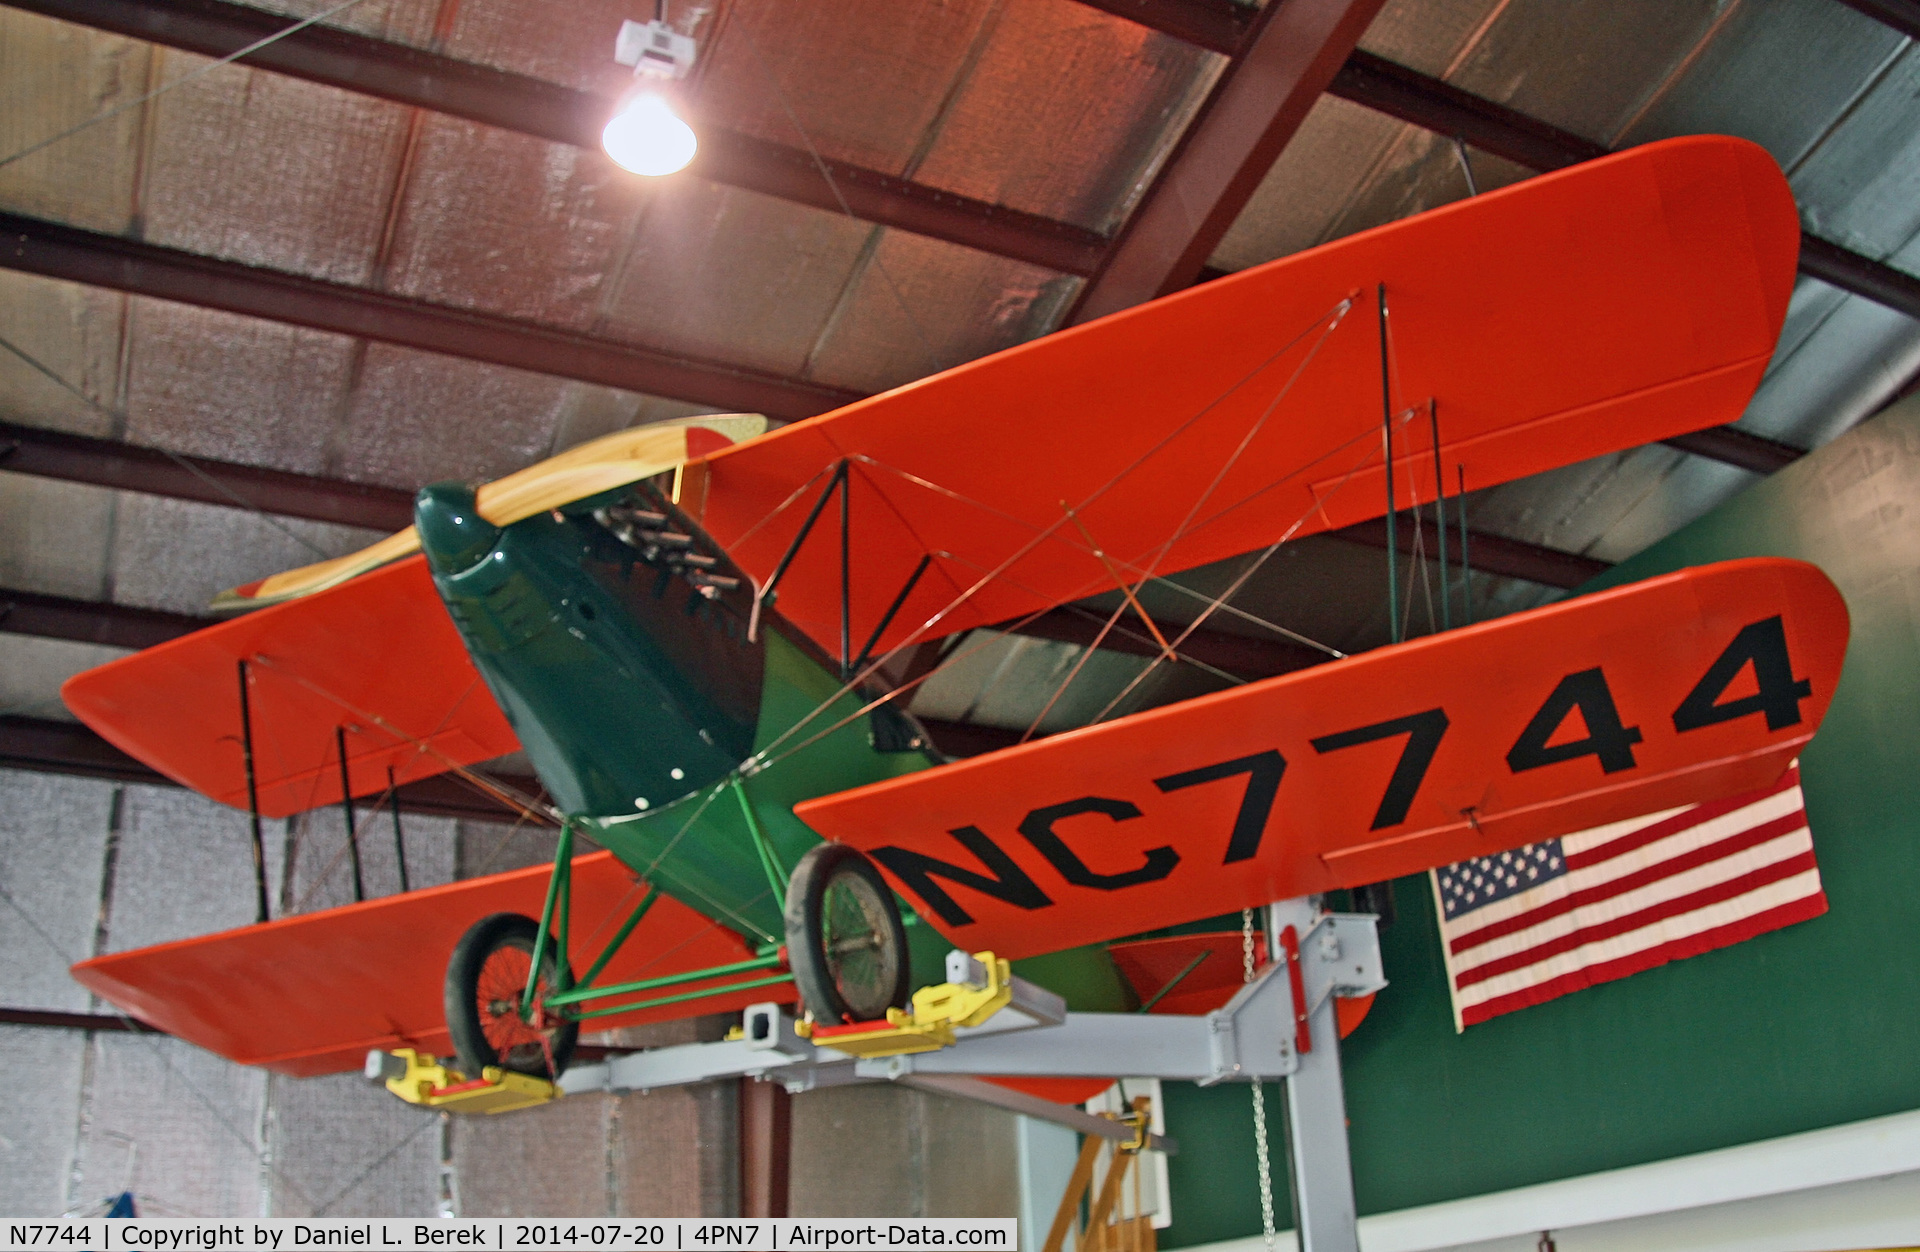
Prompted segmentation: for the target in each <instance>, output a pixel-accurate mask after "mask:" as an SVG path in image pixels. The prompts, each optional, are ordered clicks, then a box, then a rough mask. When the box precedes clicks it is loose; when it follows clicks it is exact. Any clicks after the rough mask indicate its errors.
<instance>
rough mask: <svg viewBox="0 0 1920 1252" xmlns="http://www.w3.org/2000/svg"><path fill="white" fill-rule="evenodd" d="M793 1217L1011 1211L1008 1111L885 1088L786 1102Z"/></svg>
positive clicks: (1012, 1148)
mask: <svg viewBox="0 0 1920 1252" xmlns="http://www.w3.org/2000/svg"><path fill="white" fill-rule="evenodd" d="M793 1142H794V1145H795V1149H796V1150H795V1152H794V1155H793V1181H792V1213H793V1215H794V1216H795V1217H1015V1218H1017V1217H1018V1216H1019V1215H1020V1177H1019V1163H1018V1156H1019V1152H1018V1147H1017V1145H1016V1143H1015V1118H1014V1115H1013V1114H1012V1113H1008V1112H1006V1111H1004V1110H1001V1109H996V1108H992V1107H989V1106H987V1105H984V1104H974V1103H971V1102H968V1101H964V1100H953V1099H949V1098H947V1097H946V1096H938V1095H932V1094H929V1093H927V1092H924V1091H915V1090H912V1089H911V1088H906V1087H893V1086H889V1085H886V1084H876V1085H873V1086H859V1087H823V1088H821V1089H820V1090H817V1091H809V1092H805V1093H803V1094H801V1095H798V1096H795V1097H794V1100H793Z"/></svg>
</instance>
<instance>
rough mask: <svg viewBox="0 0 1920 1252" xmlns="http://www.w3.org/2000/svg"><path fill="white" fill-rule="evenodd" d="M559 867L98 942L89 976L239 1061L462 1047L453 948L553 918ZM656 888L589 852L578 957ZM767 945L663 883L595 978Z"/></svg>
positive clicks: (621, 1020)
mask: <svg viewBox="0 0 1920 1252" xmlns="http://www.w3.org/2000/svg"><path fill="white" fill-rule="evenodd" d="M547 874H548V867H547V866H544V865H540V866H535V867H532V868H530V869H523V870H513V871H511V872H508V873H505V874H494V875H491V876H489V877H486V878H474V879H469V880H467V881H465V882H457V883H451V884H448V885H447V886H444V887H429V888H425V889H423V890H420V891H414V892H410V893H408V894H406V895H397V896H386V897H384V898H382V899H378V900H368V901H366V902H365V903H363V904H350V905H347V906H346V907H344V908H337V909H327V910H325V911H323V912H318V913H305V914H301V915H299V916H296V917H287V918H282V919H280V920H278V921H272V922H268V923H266V924H265V925H260V926H248V927H245V928H243V929H240V930H230V931H226V932H224V933H221V934H216V935H207V936H204V937H202V938H198V939H185V940H181V941H180V942H178V943H167V944H159V945H156V946H154V947H150V948H142V949H139V950H137V951H133V952H119V953H115V954H113V955H110V956H101V957H95V958H94V959H92V960H90V961H82V962H81V963H80V964H78V965H76V966H74V967H73V976H74V978H75V979H76V980H77V981H78V982H79V983H80V984H81V985H82V986H84V987H86V988H88V989H89V990H91V991H93V992H95V993H96V994H98V995H99V996H100V997H101V998H103V999H105V1000H109V1001H111V1002H112V1003H114V1004H117V1005H119V1006H120V1007H121V1008H123V1009H125V1010H126V1011H127V1012H128V1013H131V1014H133V1015H134V1016H136V1017H138V1018H140V1019H141V1020H142V1021H145V1022H148V1023H150V1024H152V1025H154V1026H157V1027H159V1028H160V1029H162V1030H165V1031H167V1032H169V1033H171V1034H174V1035H177V1036H179V1037H180V1038H182V1039H186V1040H187V1041H189V1042H191V1043H195V1044H198V1045H199V1046H201V1047H203V1048H206V1049H208V1050H209V1051H212V1052H216V1053H218V1054H220V1055H221V1056H224V1057H226V1058H227V1059H228V1060H232V1061H238V1062H240V1063H241V1064H243V1065H262V1066H265V1067H267V1068H269V1069H273V1070H277V1071H279V1072H280V1073H284V1074H293V1075H297V1076H301V1077H306V1076H310V1075H313V1074H331V1073H338V1072H340V1071H342V1070H350V1069H357V1068H359V1066H360V1063H361V1062H362V1060H364V1059H365V1057H366V1054H367V1052H368V1051H369V1050H370V1049H373V1048H397V1047H409V1048H416V1049H419V1050H421V1051H426V1052H432V1053H434V1054H436V1055H439V1056H446V1055H448V1054H450V1053H451V1052H452V1050H453V1048H452V1044H451V1043H450V1042H449V1039H448V1035H447V1028H446V1021H445V1016H444V1002H443V1000H442V998H441V988H442V976H443V974H444V972H445V969H446V962H447V953H448V952H450V951H452V950H453V945H454V943H455V942H456V941H458V939H459V938H460V936H461V935H462V934H463V933H465V931H466V929H467V927H469V926H471V925H472V924H473V923H474V922H475V921H476V920H478V919H479V918H481V917H484V916H486V915H487V914H489V913H499V912H509V913H522V914H526V915H528V916H532V917H538V916H539V915H540V906H541V902H542V900H543V898H544V893H545V891H546V884H547ZM644 890H645V888H644V887H643V886H642V885H641V884H640V883H639V882H637V881H636V880H635V878H634V876H633V874H632V873H631V872H630V871H628V870H626V869H625V868H624V867H622V866H621V865H620V864H619V863H618V862H617V861H615V860H614V859H613V854H612V853H609V852H596V853H593V854H591V855H589V856H583V857H577V858H575V860H574V862H573V918H574V921H575V926H574V931H575V934H574V936H573V940H572V944H571V947H572V951H571V953H570V956H571V960H572V966H573V969H574V970H575V971H576V972H583V971H585V970H586V969H587V968H588V967H589V966H591V965H592V963H593V961H594V958H595V957H596V956H597V955H599V949H600V946H601V945H603V944H605V943H606V941H607V940H608V939H609V938H611V937H612V935H613V934H614V932H615V930H616V929H617V928H618V926H619V925H620V923H621V922H622V921H623V920H625V918H626V916H627V915H628V914H629V913H631V912H632V911H633V909H634V908H635V907H636V906H637V905H638V904H639V903H640V901H641V899H642V896H643V893H644ZM753 955H754V954H753V952H752V951H750V950H749V949H748V947H747V944H746V942H745V941H744V940H742V939H741V938H740V937H739V936H738V935H736V934H734V933H733V932H732V931H730V930H728V929H726V928H725V927H723V926H720V925H719V924H718V923H715V922H711V921H708V920H707V919H706V918H704V917H702V916H700V914H698V913H696V912H694V911H693V910H692V909H690V908H688V907H686V906H685V905H683V904H680V903H679V902H677V901H675V900H673V899H671V898H670V897H667V896H664V895H663V896H661V897H659V898H658V899H656V900H655V902H654V905H653V907H652V908H651V909H650V910H649V911H648V913H647V915H646V917H645V918H644V919H643V920H642V921H641V922H640V925H639V926H638V927H637V928H636V929H635V930H634V932H633V934H632V935H631V936H629V937H628V939H627V941H626V943H625V944H623V945H622V946H621V948H620V951H619V952H618V953H617V954H616V955H615V956H614V958H613V959H612V961H610V962H609V963H608V965H607V968H606V970H605V972H604V973H602V974H601V975H600V976H599V977H598V978H597V979H596V980H595V985H597V986H613V985H615V984H618V983H623V982H630V981H635V980H638V979H644V978H655V977H661V976H664V975H670V974H680V973H686V972H688V971H692V970H699V969H707V968H711V967H713V966H716V965H724V964H727V963H729V962H734V961H741V960H745V959H748V958H750V957H752V956H753ZM728 981H729V980H727V979H724V978H721V979H707V980H705V981H702V982H695V983H689V984H686V986H684V987H681V986H675V987H672V988H669V989H668V990H670V991H680V990H693V989H707V988H711V987H716V986H724V985H726V984H727V982H728ZM735 981H737V980H735ZM783 990H784V991H786V994H787V998H791V991H790V989H783V988H781V987H778V986H774V987H767V986H761V987H755V988H752V989H750V990H746V991H739V992H733V993H730V994H725V995H719V996H714V997H712V998H709V999H702V1000H697V1001H693V1002H692V1003H682V1004H673V1005H665V1006H661V1007H657V1008H653V1009H647V1010H642V1011H640V1012H638V1013H628V1014H618V1015H613V1016H608V1017H603V1018H597V1019H595V1021H594V1026H593V1028H594V1029H610V1028H613V1027H619V1026H632V1025H639V1024H642V1023H645V1022H650V1021H667V1020H672V1019H674V1018H677V1017H684V1016H687V1015H688V1014H690V1013H718V1012H726V1011H729V1010H734V1009H740V1008H744V1007H745V1006H746V1005H748V1004H753V1003H758V1002H760V1001H765V1000H780V999H782V998H783V995H782V993H783ZM633 998H634V997H631V996H629V997H627V999H628V1001H629V1002H631V1000H632V999H633Z"/></svg>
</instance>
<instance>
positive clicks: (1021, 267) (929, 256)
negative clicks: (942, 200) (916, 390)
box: [807, 231, 1080, 391]
mask: <svg viewBox="0 0 1920 1252" xmlns="http://www.w3.org/2000/svg"><path fill="white" fill-rule="evenodd" d="M1079 288H1080V280H1078V279H1073V278H1068V277H1066V276H1064V275H1060V274H1055V273H1054V272H1052V271H1051V270H1046V269H1041V268H1039V267H1038V266H1033V265H1025V264H1022V263H1021V262H1018V261H1009V260H1006V259H1005V258H1002V257H993V256H988V255H987V254H985V253H982V252H975V251H973V250H972V249H970V248H962V247H958V246H956V245H954V244H949V243H942V242H940V241H939V240H937V239H928V238H926V237H925V236H924V235H912V234H908V233H906V232H904V231H876V232H875V239H874V241H873V244H872V246H871V249H870V251H869V252H868V253H867V254H866V255H865V256H864V258H863V260H862V263H861V264H860V265H859V266H858V267H857V268H856V269H855V271H854V273H853V275H852V277H851V278H850V279H849V281H848V284H847V287H846V290H845V291H844V292H843V293H842V295H841V298H840V300H839V302H838V304H837V305H836V307H835V309H834V312H833V316H832V317H831V318H830V319H829V320H828V321H827V323H826V325H825V326H824V327H823V328H822V331H821V336H820V342H819V343H817V344H816V345H815V346H814V349H813V351H812V353H811V354H810V355H809V359H808V362H807V373H808V375H809V376H810V377H813V378H817V379H819V380H821V381H823V382H829V383H833V384H835V385H837V386H842V387H850V388H854V389H857V390H862V391H884V390H886V389H887V388H889V387H898V386H900V385H901V384H903V383H909V382H912V381H914V380H915V379H917V378H921V377H924V376H925V375H928V374H932V373H937V372H938V371H940V370H942V369H949V368H951V367H953V366H955V365H961V364H964V363H965V362H967V361H971V360H974V359H976V358H978V357H983V356H986V355H988V354H989V353H992V352H998V351H999V350H1000V349H1002V348H1008V347H1012V346H1013V345H1014V344H1017V343H1021V342H1024V341H1026V340H1028V339H1032V338H1034V337H1036V336H1037V335H1041V334H1044V333H1045V332H1046V331H1047V330H1048V329H1049V328H1050V327H1051V325H1052V323H1053V322H1054V321H1056V320H1058V317H1059V316H1060V314H1061V313H1062V312H1063V311H1064V310H1065V307H1066V305H1067V302H1068V301H1069V300H1070V299H1071V298H1072V297H1073V295H1074V294H1075V293H1076V292H1077V291H1078V290H1079Z"/></svg>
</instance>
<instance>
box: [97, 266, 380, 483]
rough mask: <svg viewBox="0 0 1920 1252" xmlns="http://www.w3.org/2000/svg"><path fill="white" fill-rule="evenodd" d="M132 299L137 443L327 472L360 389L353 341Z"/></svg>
mask: <svg viewBox="0 0 1920 1252" xmlns="http://www.w3.org/2000/svg"><path fill="white" fill-rule="evenodd" d="M128 299H129V301H130V303H131V306H132V307H131V319H130V323H129V330H128V336H129V346H130V348H131V353H130V364H129V367H128V371H127V396H126V416H125V438H126V439H127V440H128V441H129V442H131V443H140V444H146V445H147V446H149V447H155V448H165V449H166V450H168V451H169V452H179V453H184V454H188V455H193V456H204V457H213V458H215V459H217V460H223V461H238V462H241V463H243V464H247V465H264V466H268V467H271V468H273V469H284V470H293V471H296V472H299V473H306V474H322V473H325V472H326V468H327V460H328V452H329V449H330V446H331V442H332V439H333V435H334V426H335V423H336V422H337V420H338V417H339V413H340V411H341V408H342V405H343V397H344V396H345V394H346V389H347V388H348V387H349V386H350V385H351V383H352V372H351V362H352V359H353V347H354V345H353V341H352V340H351V339H348V338H347V337H345V336H344V335H334V334H328V333H327V332H325V331H317V330H307V329H304V328H302V327H298V326H289V325H286V324H285V323H283V322H269V321H266V320H264V319H261V318H256V317H241V316H239V315H237V314H233V313H222V312H219V311H217V310H214V309H199V308H194V307H192V306H191V305H184V304H174V303H172V302H170V301H166V300H151V299H148V298H146V297H144V296H133V297H128Z"/></svg>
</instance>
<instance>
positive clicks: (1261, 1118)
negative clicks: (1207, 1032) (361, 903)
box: [1240, 909, 1274, 1252]
mask: <svg viewBox="0 0 1920 1252" xmlns="http://www.w3.org/2000/svg"><path fill="white" fill-rule="evenodd" d="M1240 965H1241V972H1242V973H1243V974H1244V976H1245V979H1244V980H1245V981H1246V982H1252V981H1253V910H1252V909H1241V910H1240ZM1253 1154H1254V1158H1255V1160H1256V1161H1257V1162H1258V1163H1259V1169H1260V1233H1261V1235H1262V1236H1264V1237H1265V1239H1266V1241H1267V1252H1274V1230H1273V1161H1272V1157H1271V1156H1270V1155H1269V1153H1268V1150H1267V1092H1266V1085H1265V1084H1264V1083H1262V1082H1261V1081H1260V1080H1259V1079H1258V1078H1255V1079H1254V1080H1253Z"/></svg>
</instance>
